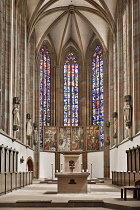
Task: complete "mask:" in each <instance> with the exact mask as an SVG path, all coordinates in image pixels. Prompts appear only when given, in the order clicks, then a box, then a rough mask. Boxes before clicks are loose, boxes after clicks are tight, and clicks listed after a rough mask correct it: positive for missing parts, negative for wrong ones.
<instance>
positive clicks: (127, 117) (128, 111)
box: [123, 102, 131, 123]
mask: <svg viewBox="0 0 140 210" xmlns="http://www.w3.org/2000/svg"><path fill="white" fill-rule="evenodd" d="M123 114H124V121H125V122H126V123H130V122H131V106H130V104H129V102H126V104H125V106H124V108H123Z"/></svg>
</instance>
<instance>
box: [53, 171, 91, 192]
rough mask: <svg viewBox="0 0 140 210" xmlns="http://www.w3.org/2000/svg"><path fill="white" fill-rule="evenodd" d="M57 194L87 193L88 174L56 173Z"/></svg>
mask: <svg viewBox="0 0 140 210" xmlns="http://www.w3.org/2000/svg"><path fill="white" fill-rule="evenodd" d="M55 176H56V177H57V178H58V193H87V177H88V176H89V173H87V172H83V173H79V172H78V173H72V172H71V173H70V172H68V173H66V172H64V173H56V174H55Z"/></svg>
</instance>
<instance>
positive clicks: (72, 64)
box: [64, 53, 78, 126]
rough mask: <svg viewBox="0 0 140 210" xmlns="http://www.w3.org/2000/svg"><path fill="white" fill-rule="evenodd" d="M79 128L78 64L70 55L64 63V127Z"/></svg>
mask: <svg viewBox="0 0 140 210" xmlns="http://www.w3.org/2000/svg"><path fill="white" fill-rule="evenodd" d="M70 125H72V126H78V63H77V61H76V58H75V56H74V54H73V53H69V54H68V56H67V58H66V60H65V63H64V126H70Z"/></svg>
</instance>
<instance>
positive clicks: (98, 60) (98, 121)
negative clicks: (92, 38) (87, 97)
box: [92, 46, 104, 146]
mask: <svg viewBox="0 0 140 210" xmlns="http://www.w3.org/2000/svg"><path fill="white" fill-rule="evenodd" d="M103 77H104V71H103V51H102V48H101V47H100V46H97V47H96V49H95V52H94V53H93V59H92V124H95V125H99V126H100V145H101V146H103V145H104V98H103V93H104V89H103Z"/></svg>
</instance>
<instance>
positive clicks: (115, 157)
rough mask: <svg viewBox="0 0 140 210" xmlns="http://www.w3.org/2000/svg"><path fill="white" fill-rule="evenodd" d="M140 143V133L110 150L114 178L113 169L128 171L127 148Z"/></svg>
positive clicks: (111, 169)
mask: <svg viewBox="0 0 140 210" xmlns="http://www.w3.org/2000/svg"><path fill="white" fill-rule="evenodd" d="M137 145H140V135H139V136H137V137H135V138H133V140H132V141H131V140H129V141H126V142H125V143H123V144H121V145H119V146H118V147H115V148H113V149H111V150H110V175H111V178H112V171H118V172H119V171H127V154H126V150H128V149H129V148H133V147H136V146H137Z"/></svg>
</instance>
